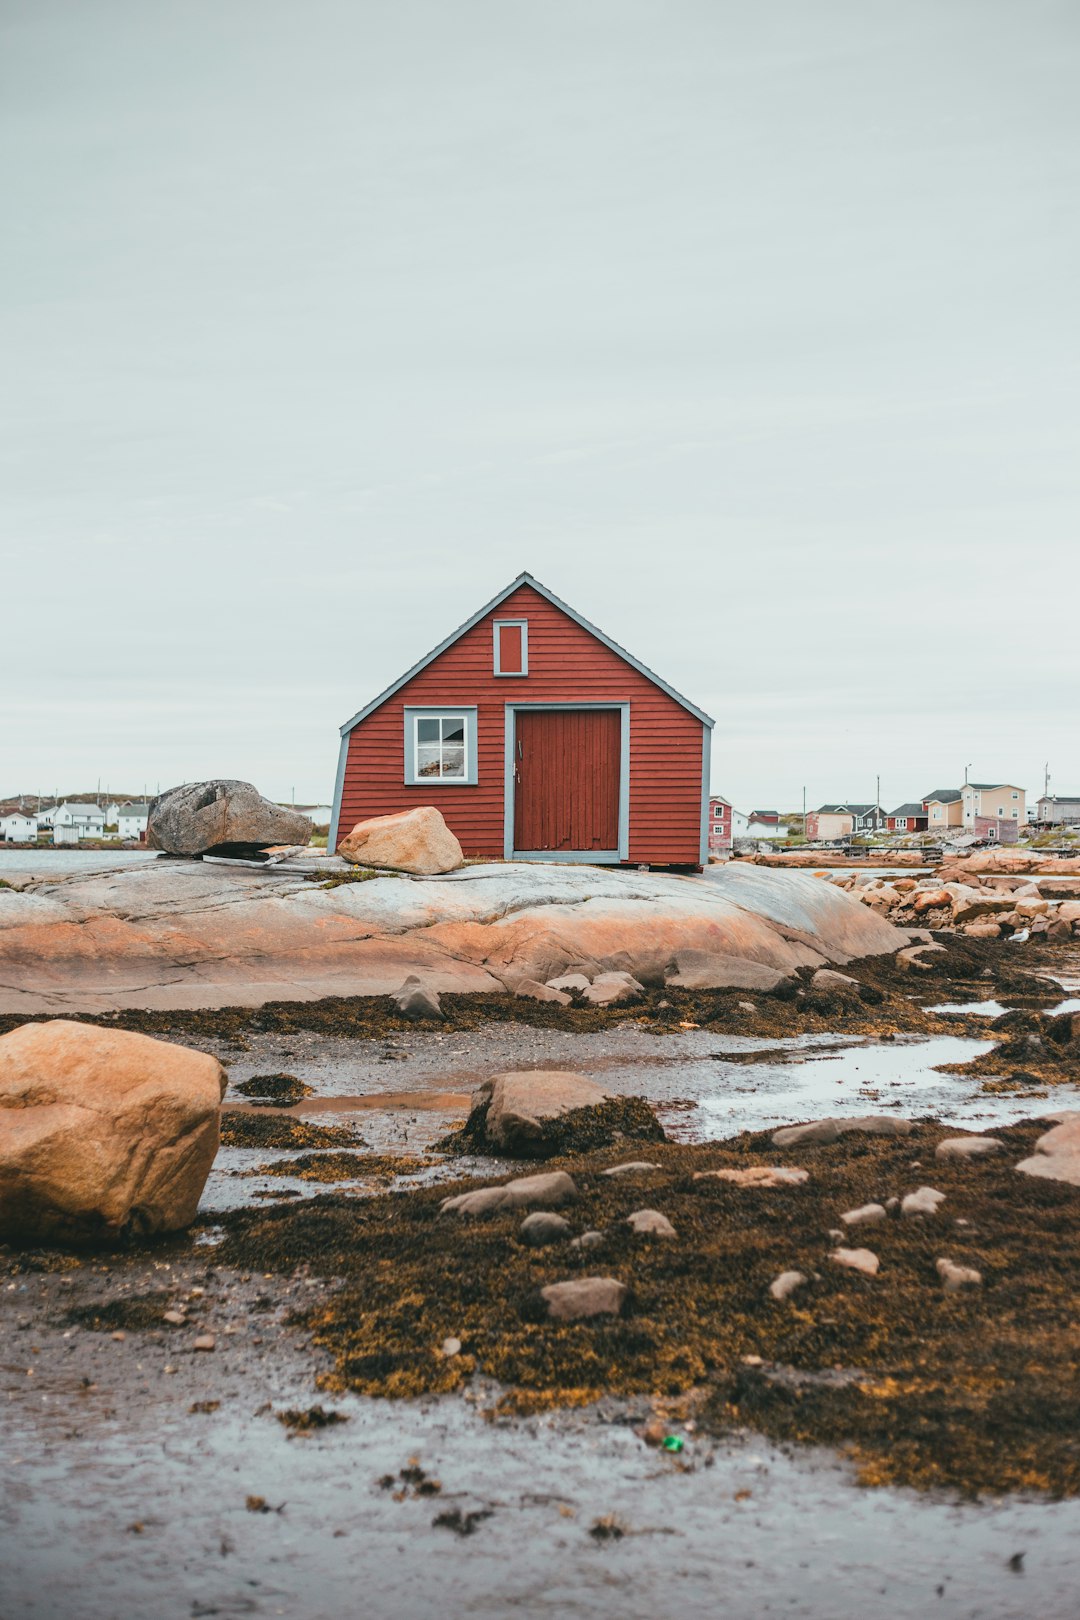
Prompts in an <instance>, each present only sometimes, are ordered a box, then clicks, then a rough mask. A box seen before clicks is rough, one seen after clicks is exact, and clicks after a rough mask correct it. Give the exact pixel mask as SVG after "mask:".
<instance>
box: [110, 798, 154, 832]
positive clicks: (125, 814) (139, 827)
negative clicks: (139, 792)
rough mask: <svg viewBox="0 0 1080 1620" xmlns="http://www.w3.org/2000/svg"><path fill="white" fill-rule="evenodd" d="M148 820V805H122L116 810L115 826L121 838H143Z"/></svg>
mask: <svg viewBox="0 0 1080 1620" xmlns="http://www.w3.org/2000/svg"><path fill="white" fill-rule="evenodd" d="M149 819H150V806H149V805H148V804H122V805H120V806H119V807H118V809H117V817H116V826H117V831H118V832H119V834H120V837H121V838H143V837H145V834H146V823H147V821H148V820H149Z"/></svg>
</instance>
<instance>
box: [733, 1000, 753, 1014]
mask: <svg viewBox="0 0 1080 1620" xmlns="http://www.w3.org/2000/svg"><path fill="white" fill-rule="evenodd" d="M735 1005H736V1007H738V1009H739V1011H740V1012H750V1013H756V1012H757V1004H756V1002H753V1001H737V1002H736V1003H735Z"/></svg>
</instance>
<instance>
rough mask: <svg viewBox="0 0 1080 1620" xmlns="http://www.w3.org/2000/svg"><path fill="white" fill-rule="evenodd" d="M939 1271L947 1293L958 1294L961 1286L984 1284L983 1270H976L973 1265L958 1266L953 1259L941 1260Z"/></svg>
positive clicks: (938, 1266) (973, 1286)
mask: <svg viewBox="0 0 1080 1620" xmlns="http://www.w3.org/2000/svg"><path fill="white" fill-rule="evenodd" d="M937 1272H938V1276H939V1277H940V1278H941V1281H942V1283H943V1284H944V1286H945V1292H946V1293H947V1294H956V1293H958V1292H959V1291H960V1289H961V1288H980V1287H981V1286H982V1272H981V1271H976V1270H975V1269H974V1267H972V1266H958V1265H955V1264H954V1263H953V1262H952V1261H951V1260H939V1261H938V1262H937Z"/></svg>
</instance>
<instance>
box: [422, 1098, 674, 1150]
mask: <svg viewBox="0 0 1080 1620" xmlns="http://www.w3.org/2000/svg"><path fill="white" fill-rule="evenodd" d="M487 1112H488V1103H487V1101H485V1102H484V1103H482V1104H481V1105H480V1107H478V1108H474V1109H473V1111H472V1113H471V1114H470V1115H469V1117H468V1119H467V1120H466V1121H465V1124H464V1125H463V1126H462V1127H461V1129H460V1130H457V1131H452V1132H451V1133H450V1135H449V1136H445V1137H443V1139H442V1141H441V1142H439V1143H437V1144H436V1146H437V1150H438V1151H439V1152H440V1153H480V1154H490V1155H491V1156H493V1157H495V1158H506V1157H507V1153H506V1149H505V1148H501V1147H495V1146H492V1145H491V1143H489V1141H488V1138H487ZM620 1140H624V1141H628V1142H663V1141H666V1137H665V1134H664V1128H663V1126H662V1125H661V1124H660V1121H659V1120H658V1119H657V1117H656V1115H655V1114H654V1113H653V1110H652V1109H651V1108H650V1106H649V1104H648V1103H647V1102H646V1101H645V1098H644V1097H609V1098H608V1099H607V1100H606V1101H605V1102H602V1103H597V1104H595V1105H594V1106H592V1107H590V1108H573V1109H571V1110H570V1111H569V1112H568V1113H565V1114H560V1115H558V1116H557V1117H556V1118H554V1119H545V1120H543V1121H541V1123H540V1126H539V1130H538V1132H537V1134H536V1135H535V1136H534V1137H532V1138H530V1140H529V1143H528V1154H527V1157H528V1158H530V1159H554V1158H556V1157H559V1156H562V1155H565V1154H567V1153H591V1152H593V1151H594V1150H595V1149H596V1148H602V1147H610V1146H611V1145H612V1143H614V1142H618V1141H620ZM511 1156H512V1157H513V1156H516V1155H511Z"/></svg>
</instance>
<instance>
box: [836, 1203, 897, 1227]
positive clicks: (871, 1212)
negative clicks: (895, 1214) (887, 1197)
mask: <svg viewBox="0 0 1080 1620" xmlns="http://www.w3.org/2000/svg"><path fill="white" fill-rule="evenodd" d="M840 1219H841V1220H842V1221H843V1223H844V1225H845V1226H872V1225H873V1224H874V1223H875V1222H876V1221H884V1220H887V1219H888V1216H887V1214H886V1211H885V1206H884V1205H883V1204H860V1206H859V1208H858V1209H848V1210H845V1211H844V1213H843V1215H841V1217H840Z"/></svg>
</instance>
